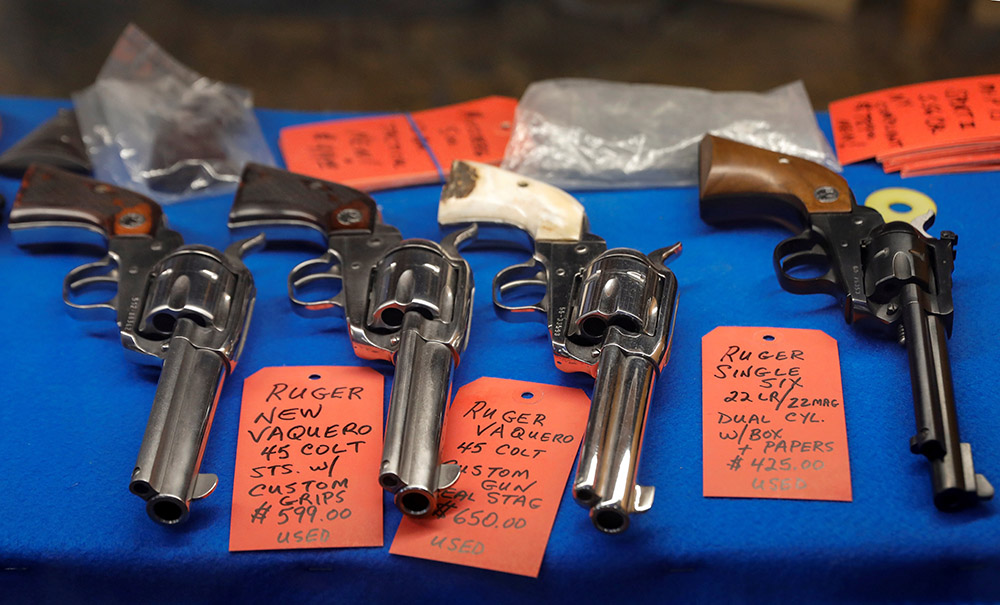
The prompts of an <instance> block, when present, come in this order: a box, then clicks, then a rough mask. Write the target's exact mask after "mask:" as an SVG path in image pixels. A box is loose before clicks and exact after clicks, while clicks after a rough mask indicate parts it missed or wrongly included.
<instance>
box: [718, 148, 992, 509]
mask: <svg viewBox="0 0 1000 605" xmlns="http://www.w3.org/2000/svg"><path fill="white" fill-rule="evenodd" d="M700 164H701V165H700V171H699V172H700V179H699V181H700V199H701V202H700V206H701V217H702V219H704V220H705V222H707V223H711V224H717V223H729V222H739V221H751V220H767V221H773V222H777V223H780V224H782V225H785V226H787V227H789V228H790V229H792V230H793V231H795V232H796V233H798V235H796V236H793V237H791V238H789V239H787V240H785V241H783V242H781V243H780V244H778V247H777V248H775V250H774V268H775V270H776V271H777V274H778V282H779V283H780V284H781V287H782V288H784V289H785V290H788V291H789V292H792V293H794V294H813V293H824V294H830V295H833V296H835V297H837V298H838V299H839V300H841V301H842V302H843V310H844V318H845V319H846V320H847V322H848V323H855V322H864V323H867V324H869V325H873V326H876V327H879V328H881V329H882V330H883V331H884V332H885V333H887V334H889V335H891V336H893V337H895V338H897V339H898V340H899V341H900V342H901V343H904V344H905V345H906V348H907V351H908V354H909V360H910V380H911V384H912V387H913V403H914V410H915V413H916V420H917V433H916V435H915V436H914V437H913V438H912V439H911V440H910V449H911V450H912V451H913V453H915V454H923V455H924V456H926V457H927V459H928V460H929V461H930V463H931V476H932V480H933V489H934V504H935V505H936V506H937V507H938V508H939V509H941V510H946V511H951V510H958V509H962V508H965V507H968V506H971V505H973V504H975V503H976V502H978V501H979V500H987V499H989V498H992V497H993V487H992V486H991V485H990V483H989V481H987V480H986V478H985V477H984V476H983V475H981V474H978V473H976V472H975V470H974V467H973V464H972V448H971V447H970V446H969V444H968V443H962V441H961V439H960V437H959V432H958V415H957V413H956V410H955V395H954V392H953V388H952V381H951V367H950V365H949V361H948V347H947V335H948V334H949V333H950V332H951V325H952V315H953V312H954V306H953V304H952V298H951V273H952V270H953V268H954V258H955V250H954V247H955V244H956V243H957V241H958V238H957V237H956V236H955V234H954V233H951V232H949V231H943V232H942V233H941V237H940V239H938V238H933V237H930V236H929V235H926V234H925V233H924V232H923V231H922V230H923V229H925V228H926V227H928V226H929V225H930V221H932V220H933V215H929V216H924V217H922V218H921V219H920V220H919V222H921V223H924V224H919V225H916V226H914V225H911V224H909V223H904V222H899V221H895V222H890V223H886V222H885V221H884V219H883V218H882V215H880V214H879V213H878V212H877V211H875V210H873V209H871V208H866V207H864V206H859V205H858V204H857V203H856V202H855V200H854V195H853V194H852V193H851V190H850V189H849V188H848V186H847V182H846V181H845V180H844V179H843V178H842V177H841V176H839V175H837V174H835V173H833V172H831V171H830V170H828V169H826V168H824V167H822V166H820V165H818V164H814V163H812V162H809V161H807V160H803V159H799V158H795V157H789V156H786V155H783V154H780V153H775V152H773V151H766V150H763V149H758V148H756V147H752V146H750V145H744V144H742V143H737V142H734V141H730V140H727V139H722V138H718V137H714V136H711V135H709V136H706V137H705V138H704V139H703V140H702V143H701V151H700ZM801 271H805V272H806V273H807V274H806V275H804V274H803V273H800V272H801ZM808 273H817V275H815V276H813V275H809V274H808Z"/></svg>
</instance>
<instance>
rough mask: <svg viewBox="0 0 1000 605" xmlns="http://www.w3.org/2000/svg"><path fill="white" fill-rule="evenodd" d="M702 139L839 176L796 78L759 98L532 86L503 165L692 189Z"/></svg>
mask: <svg viewBox="0 0 1000 605" xmlns="http://www.w3.org/2000/svg"><path fill="white" fill-rule="evenodd" d="M706 133H711V134H714V135H718V136H721V137H725V138H729V139H733V140H735V141H740V142H743V143H748V144H750V145H755V146H757V147H763V148H765V149H771V150H773V151H778V152H780V153H786V154H789V155H794V156H798V157H802V158H805V159H807V160H811V161H813V162H817V163H819V164H822V165H824V166H826V167H828V168H831V169H833V170H836V171H837V172H840V170H841V168H840V164H839V163H837V158H836V156H835V155H834V154H833V150H832V149H831V148H830V144H829V143H828V142H827V140H826V137H824V136H823V133H822V132H821V131H820V129H819V126H818V125H817V124H816V117H815V115H814V114H813V110H812V105H811V104H810V102H809V96H808V95H807V94H806V89H805V86H804V85H803V84H802V82H801V81H798V82H793V83H791V84H786V85H784V86H780V87H778V88H775V89H773V90H771V91H769V92H765V93H752V92H712V91H708V90H703V89H700V88H685V87H680V86H658V85H652V84H623V83H617V82H606V81H602V80H582V79H560V80H544V81H541V82H536V83H534V84H532V85H531V86H529V87H528V89H527V90H526V91H525V93H524V96H522V97H521V100H520V102H519V104H518V106H517V113H516V117H515V125H514V131H513V134H512V135H511V139H510V142H509V143H508V144H507V150H506V153H505V155H504V159H503V163H502V164H501V166H502V167H504V168H506V169H508V170H513V171H514V172H518V173H520V174H523V175H525V176H528V177H532V178H535V179H539V180H542V181H544V182H547V183H551V184H553V185H556V186H557V187H562V188H564V189H627V188H643V187H676V186H688V185H695V184H697V183H698V143H699V142H700V141H701V139H702V137H703V136H704V135H705V134H706Z"/></svg>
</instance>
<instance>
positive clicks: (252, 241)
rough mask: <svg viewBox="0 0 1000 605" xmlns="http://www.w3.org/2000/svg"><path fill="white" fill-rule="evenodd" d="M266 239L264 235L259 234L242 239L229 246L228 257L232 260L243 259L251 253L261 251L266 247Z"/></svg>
mask: <svg viewBox="0 0 1000 605" xmlns="http://www.w3.org/2000/svg"><path fill="white" fill-rule="evenodd" d="M264 244H265V237H264V234H263V233H258V234H257V235H255V236H253V237H248V238H245V239H241V240H238V241H235V242H233V243H231V244H229V247H227V248H226V252H225V254H226V256H228V257H230V258H237V259H242V258H243V257H244V256H246V255H247V254H249V253H250V252H254V251H256V250H260V249H261V248H263V247H264Z"/></svg>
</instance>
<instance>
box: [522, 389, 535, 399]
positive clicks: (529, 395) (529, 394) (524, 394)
mask: <svg viewBox="0 0 1000 605" xmlns="http://www.w3.org/2000/svg"><path fill="white" fill-rule="evenodd" d="M534 396H535V394H534V393H529V392H528V391H525V392H523V393H521V398H522V399H531V398H532V397H534Z"/></svg>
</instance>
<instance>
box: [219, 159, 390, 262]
mask: <svg viewBox="0 0 1000 605" xmlns="http://www.w3.org/2000/svg"><path fill="white" fill-rule="evenodd" d="M378 216H379V214H378V207H377V206H376V204H375V200H373V199H372V198H371V197H369V196H368V195H367V194H365V193H363V192H361V191H358V190H357V189H352V188H350V187H345V186H344V185H339V184H337V183H331V182H329V181H324V180H320V179H316V178H312V177H308V176H304V175H301V174H295V173H293V172H288V171H286V170H281V169H280V168H272V167H270V166H263V165H261V164H252V163H251V164H247V165H246V168H245V169H244V170H243V176H242V178H241V179H240V187H239V190H238V191H237V192H236V198H235V200H234V201H233V206H232V209H231V210H230V212H229V228H230V229H234V230H251V229H252V230H255V231H256V232H261V231H263V232H265V233H267V235H268V239H269V240H289V239H293V240H302V239H305V240H308V241H316V242H317V243H318V244H320V245H321V246H323V247H324V248H325V247H326V246H327V236H329V235H331V234H332V233H334V232H361V233H365V232H367V233H371V232H372V231H373V230H374V229H375V224H376V223H377V222H378ZM303 231H304V232H305V234H303V233H301V232H303ZM317 233H319V234H321V235H322V237H321V238H317V236H316V234H317Z"/></svg>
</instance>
